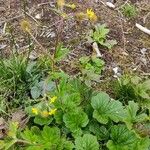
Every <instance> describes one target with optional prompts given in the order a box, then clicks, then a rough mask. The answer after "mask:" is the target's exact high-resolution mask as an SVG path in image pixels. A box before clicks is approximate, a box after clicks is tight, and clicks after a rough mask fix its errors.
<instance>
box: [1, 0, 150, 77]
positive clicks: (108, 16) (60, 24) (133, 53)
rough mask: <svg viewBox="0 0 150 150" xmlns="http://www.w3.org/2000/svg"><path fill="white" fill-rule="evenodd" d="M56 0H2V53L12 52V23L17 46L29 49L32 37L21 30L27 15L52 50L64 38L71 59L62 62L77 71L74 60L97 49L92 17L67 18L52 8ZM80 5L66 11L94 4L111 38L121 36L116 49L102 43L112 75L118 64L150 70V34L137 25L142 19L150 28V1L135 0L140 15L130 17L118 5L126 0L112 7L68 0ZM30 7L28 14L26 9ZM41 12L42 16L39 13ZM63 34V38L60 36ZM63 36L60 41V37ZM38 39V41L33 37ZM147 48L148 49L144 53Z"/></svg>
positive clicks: (134, 69)
mask: <svg viewBox="0 0 150 150" xmlns="http://www.w3.org/2000/svg"><path fill="white" fill-rule="evenodd" d="M55 2H56V1H52V0H51V1H50V2H49V3H48V0H28V1H27V2H26V1H25V0H24V1H21V0H1V1H0V54H1V57H7V56H9V55H10V53H11V52H12V47H11V42H10V41H11V40H12V37H11V36H10V34H9V33H8V32H7V30H8V26H11V29H12V34H13V37H14V40H15V42H16V46H17V48H18V51H19V52H20V53H22V52H24V51H26V50H27V47H28V38H27V35H26V34H25V33H24V32H23V31H22V30H21V28H20V22H21V20H23V19H24V18H27V19H28V20H29V21H30V23H31V26H32V33H33V35H34V36H35V38H36V39H37V40H38V42H39V43H40V44H41V45H42V46H43V47H44V48H45V49H48V50H49V51H50V52H52V51H53V50H54V48H55V45H56V42H60V41H61V42H63V43H64V46H66V47H68V48H69V49H70V53H69V55H68V59H66V60H64V61H63V62H62V64H61V65H62V69H64V70H65V71H67V72H68V73H70V74H74V73H76V68H75V66H74V64H75V63H74V62H76V61H78V59H79V58H80V57H81V56H84V55H91V54H92V53H93V51H92V48H91V45H90V44H88V43H87V40H86V35H87V33H88V31H89V30H90V29H92V25H91V24H90V23H89V22H88V21H82V22H79V21H77V20H76V19H75V18H69V19H66V20H65V21H64V19H62V18H61V17H60V16H59V15H57V14H56V13H55V12H54V11H53V10H52V9H55V6H56V3H55ZM68 2H69V3H74V4H76V5H77V8H76V9H75V10H71V9H69V8H66V9H65V12H66V13H67V14H69V15H75V14H76V13H77V12H86V9H87V8H92V9H93V10H94V11H95V12H96V15H97V16H98V21H97V23H101V24H103V23H106V24H107V26H108V28H109V29H110V34H109V38H110V39H115V40H117V43H118V44H117V45H116V46H115V47H114V48H113V49H112V50H107V49H105V48H103V47H100V51H101V53H102V54H103V59H104V60H105V61H106V72H107V75H108V76H107V78H108V77H109V75H110V76H111V75H112V68H113V67H116V66H118V67H119V68H120V69H121V71H122V72H126V73H129V72H130V73H132V72H136V73H138V74H139V73H140V74H150V36H149V35H147V34H145V33H143V32H142V31H140V30H139V29H137V28H136V27H135V23H139V24H141V25H143V26H145V27H147V28H148V29H150V14H149V10H150V1H149V0H131V3H133V4H134V5H135V6H136V7H137V8H138V15H137V16H136V17H135V18H133V19H130V20H129V19H127V18H125V17H124V16H122V15H120V13H119V12H118V8H120V7H121V5H123V4H124V3H126V1H125V0H116V1H115V2H114V5H115V6H116V9H110V8H109V7H107V6H105V5H104V4H103V3H105V2H106V1H105V0H103V1H100V0H98V1H97V2H96V1H95V0H91V1H88V0H71V1H70V0H68ZM24 10H25V11H26V14H25V13H24ZM37 14H39V15H40V18H39V19H38V18H37V17H36V16H37ZM57 36H59V38H58V37H57ZM56 39H59V41H56ZM33 43H34V41H33ZM34 49H35V52H36V53H37V54H38V55H42V54H43V53H44V52H43V51H42V50H41V49H40V47H39V46H38V45H37V44H36V43H34ZM143 50H145V52H144V53H143Z"/></svg>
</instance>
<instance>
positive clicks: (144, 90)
mask: <svg viewBox="0 0 150 150" xmlns="http://www.w3.org/2000/svg"><path fill="white" fill-rule="evenodd" d="M114 89H115V93H116V98H117V99H118V100H120V101H122V102H124V103H128V101H130V100H134V101H135V102H138V103H140V104H141V105H142V106H145V107H148V106H149V99H150V95H149V92H150V80H149V79H147V80H143V79H141V78H140V77H138V76H128V75H127V76H123V77H122V78H120V79H119V80H118V81H117V84H115V85H114Z"/></svg>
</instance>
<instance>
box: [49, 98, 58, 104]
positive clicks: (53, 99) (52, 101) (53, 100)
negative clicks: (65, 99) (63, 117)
mask: <svg viewBox="0 0 150 150" xmlns="http://www.w3.org/2000/svg"><path fill="white" fill-rule="evenodd" d="M56 99H57V96H54V97H52V98H51V99H50V104H51V103H54V102H55V101H56Z"/></svg>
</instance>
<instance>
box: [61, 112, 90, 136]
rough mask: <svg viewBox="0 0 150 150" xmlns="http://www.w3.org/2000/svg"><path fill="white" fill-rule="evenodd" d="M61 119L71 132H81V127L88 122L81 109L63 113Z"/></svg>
mask: <svg viewBox="0 0 150 150" xmlns="http://www.w3.org/2000/svg"><path fill="white" fill-rule="evenodd" d="M63 121H64V122H65V125H66V127H67V128H69V129H70V131H71V132H73V133H76V132H77V133H79V134H80V133H82V130H81V128H82V127H85V126H86V125H87V124H88V122H89V119H88V116H87V115H86V113H85V112H83V111H82V110H78V111H72V112H68V113H66V114H64V116H63Z"/></svg>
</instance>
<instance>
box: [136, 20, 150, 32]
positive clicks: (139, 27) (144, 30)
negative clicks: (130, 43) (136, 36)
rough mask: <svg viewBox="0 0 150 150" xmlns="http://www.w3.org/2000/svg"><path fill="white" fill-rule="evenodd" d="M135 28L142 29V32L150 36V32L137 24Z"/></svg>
mask: <svg viewBox="0 0 150 150" xmlns="http://www.w3.org/2000/svg"><path fill="white" fill-rule="evenodd" d="M135 26H136V27H137V28H138V29H140V30H141V31H143V32H144V33H147V34H148V35H150V30H149V29H147V28H145V27H143V26H141V25H140V24H138V23H136V24H135Z"/></svg>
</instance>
